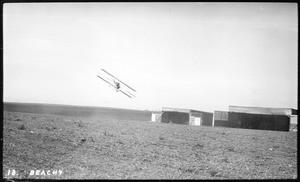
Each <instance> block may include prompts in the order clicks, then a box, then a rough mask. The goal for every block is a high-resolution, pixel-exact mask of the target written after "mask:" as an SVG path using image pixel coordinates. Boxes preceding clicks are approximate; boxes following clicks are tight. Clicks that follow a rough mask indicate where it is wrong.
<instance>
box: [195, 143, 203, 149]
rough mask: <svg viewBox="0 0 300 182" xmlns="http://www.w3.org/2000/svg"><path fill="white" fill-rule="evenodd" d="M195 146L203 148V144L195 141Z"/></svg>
mask: <svg viewBox="0 0 300 182" xmlns="http://www.w3.org/2000/svg"><path fill="white" fill-rule="evenodd" d="M194 147H195V148H203V147H204V145H202V144H200V143H197V144H196V145H194Z"/></svg>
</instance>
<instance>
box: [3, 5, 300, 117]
mask: <svg viewBox="0 0 300 182" xmlns="http://www.w3.org/2000/svg"><path fill="white" fill-rule="evenodd" d="M3 13H4V14H3V31H4V34H3V36H4V63H3V66H4V73H3V74H4V75H3V76H4V77H3V81H4V88H3V91H4V102H30V103H53V104H71V105H86V106H104V107H119V108H130V109H149V110H153V109H155V110H159V109H161V107H175V108H186V109H196V110H202V111H209V112H213V111H214V110H225V111H226V110H228V106H229V105H240V106H254V107H256V106H257V107H282V108H296V109H297V99H298V98H297V86H298V85H297V84H298V82H297V72H298V62H297V61H298V51H297V48H298V9H297V4H296V3H291V4H284V3H78V4H76V3H67V4H62V3H51V4H50V3H49V4H47V3H42V4H38V3H25V4H22V3H17V4H13V3H6V4H4V8H3ZM101 68H104V69H106V70H107V71H109V72H110V73H112V74H114V75H115V76H116V77H118V78H120V79H121V80H122V81H124V82H125V83H127V84H128V85H130V86H131V87H133V88H134V89H135V90H137V97H136V98H135V99H130V98H128V97H126V96H125V95H123V94H121V93H116V92H115V91H114V90H113V89H112V88H111V87H108V86H107V85H106V84H105V82H103V81H101V80H100V79H99V78H97V77H96V73H95V70H97V69H98V70H100V69H101Z"/></svg>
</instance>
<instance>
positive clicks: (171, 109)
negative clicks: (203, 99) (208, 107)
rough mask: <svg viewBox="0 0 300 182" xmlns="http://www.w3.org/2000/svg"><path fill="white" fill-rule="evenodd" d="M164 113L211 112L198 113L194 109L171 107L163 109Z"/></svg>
mask: <svg viewBox="0 0 300 182" xmlns="http://www.w3.org/2000/svg"><path fill="white" fill-rule="evenodd" d="M162 111H173V112H184V113H209V112H204V111H198V110H194V109H181V108H171V107H162Z"/></svg>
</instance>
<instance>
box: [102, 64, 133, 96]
mask: <svg viewBox="0 0 300 182" xmlns="http://www.w3.org/2000/svg"><path fill="white" fill-rule="evenodd" d="M101 70H102V71H104V72H105V73H107V74H108V75H109V76H111V77H113V78H114V79H116V80H117V81H119V82H120V83H122V84H123V85H125V86H126V87H128V88H129V89H131V90H132V91H134V92H136V91H135V90H134V89H133V88H131V87H130V86H128V85H127V84H126V83H124V82H122V81H121V80H119V79H118V78H116V77H115V76H114V75H112V74H110V73H108V72H107V71H105V70H104V69H101Z"/></svg>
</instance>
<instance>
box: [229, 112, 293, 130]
mask: <svg viewBox="0 0 300 182" xmlns="http://www.w3.org/2000/svg"><path fill="white" fill-rule="evenodd" d="M228 126H229V127H233V128H246V129H260V130H275V131H289V127H290V119H289V117H288V116H285V115H267V114H249V113H237V112H229V113H228Z"/></svg>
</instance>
